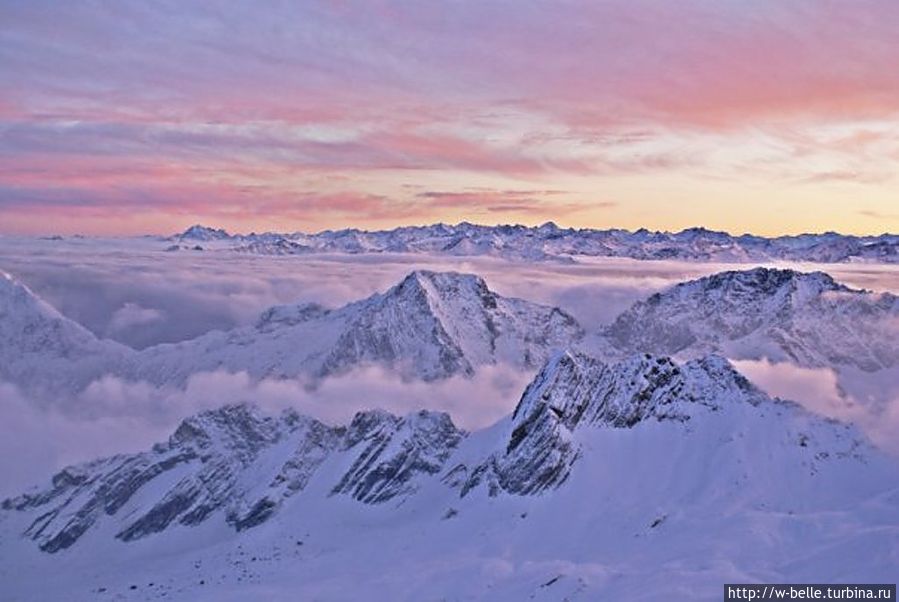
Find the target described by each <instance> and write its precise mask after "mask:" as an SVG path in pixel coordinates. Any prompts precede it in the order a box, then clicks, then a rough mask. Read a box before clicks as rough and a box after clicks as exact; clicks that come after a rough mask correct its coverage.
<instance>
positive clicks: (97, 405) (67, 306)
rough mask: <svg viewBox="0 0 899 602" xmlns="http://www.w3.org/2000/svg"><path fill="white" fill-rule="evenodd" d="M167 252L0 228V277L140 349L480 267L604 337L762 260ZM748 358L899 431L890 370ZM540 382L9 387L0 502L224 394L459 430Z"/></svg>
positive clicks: (505, 375)
mask: <svg viewBox="0 0 899 602" xmlns="http://www.w3.org/2000/svg"><path fill="white" fill-rule="evenodd" d="M164 247H165V245H164V244H162V243H160V241H158V240H152V239H129V240H106V241H96V240H88V239H66V240H62V241H53V240H31V239H20V238H3V237H0V270H5V271H7V272H9V273H10V274H12V275H13V276H15V277H16V278H18V279H19V280H20V281H22V282H24V283H25V284H27V285H28V286H29V287H30V288H31V289H32V290H33V291H34V292H35V293H37V294H38V295H39V296H41V297H42V298H43V299H45V300H46V301H48V302H49V303H50V304H52V305H53V306H55V307H56V308H57V309H59V310H60V311H61V312H62V313H63V314H65V315H66V316H68V317H70V318H72V319H74V320H76V321H78V322H80V323H81V324H83V325H84V326H86V327H87V328H89V329H90V330H92V331H93V332H94V333H95V334H97V335H98V336H100V337H105V338H110V339H114V340H117V341H119V342H122V343H125V344H127V345H130V346H132V347H135V348H144V347H147V346H150V345H154V344H157V343H162V342H173V341H178V340H183V339H187V338H192V337H195V336H197V335H199V334H202V333H203V332H206V331H209V330H212V329H227V328H231V327H234V326H237V325H243V324H249V323H252V322H253V321H254V320H255V319H256V317H257V316H258V314H259V313H260V312H262V311H263V310H264V309H266V308H267V307H270V306H272V305H276V304H283V303H294V302H308V301H314V302H318V303H321V304H323V305H326V306H330V307H335V306H339V305H342V304H344V303H346V302H349V301H354V300H357V299H360V298H363V297H366V296H368V295H370V294H372V293H374V292H379V291H384V290H386V289H387V288H389V287H390V286H391V285H393V284H395V283H396V282H398V281H399V280H400V279H401V278H402V277H403V276H404V275H405V274H407V273H408V272H409V271H411V270H413V269H418V268H426V269H433V270H455V271H459V272H471V273H476V274H478V275H480V276H482V277H483V278H484V279H485V280H486V281H487V283H488V285H489V286H490V287H491V288H492V289H493V290H495V291H496V292H498V293H500V294H502V295H507V296H517V297H522V298H525V299H528V300H531V301H537V302H541V303H546V304H552V305H558V306H560V307H562V308H563V309H565V310H567V311H569V312H570V313H571V314H573V315H574V316H575V317H576V318H577V319H578V320H579V321H580V322H581V323H582V324H583V325H584V327H585V328H587V329H588V330H597V329H599V328H600V327H601V326H602V325H604V324H606V323H607V322H609V321H610V320H611V319H612V318H614V317H615V316H616V315H617V314H618V313H620V312H621V311H622V310H624V309H626V308H627V307H628V306H629V305H630V304H631V303H633V302H634V301H636V300H638V299H641V298H643V297H645V296H647V295H649V294H651V293H653V292H656V291H659V290H662V289H664V288H666V287H668V286H671V285H673V284H675V283H677V282H680V281H683V280H686V279H692V278H696V277H700V276H704V275H707V274H711V273H714V272H718V271H722V270H727V269H748V268H751V267H754V266H753V265H734V264H727V265H721V264H703V263H684V262H672V261H664V262H641V261H635V260H629V259H603V258H596V259H589V260H580V261H578V262H577V263H574V264H560V263H539V264H533V263H529V264H525V263H510V262H506V261H502V260H496V259H489V258H452V257H433V256H422V255H355V256H347V255H330V256H323V255H313V256H287V257H268V256H251V255H238V254H234V253H231V252H215V251H205V252H200V251H196V252H191V251H180V252H174V253H168V252H164V251H162V249H163V248H164ZM783 267H792V268H796V269H801V270H804V271H813V270H821V271H825V272H828V273H829V274H831V275H832V276H833V277H834V278H836V279H837V280H839V281H841V282H843V283H845V284H848V285H850V286H855V287H860V288H867V289H872V290H876V291H891V292H894V293H899V266H881V265H867V264H837V265H822V264H812V265H792V264H791V265H787V264H783ZM737 366H738V368H739V369H741V370H743V371H744V373H745V374H746V375H747V376H749V377H750V378H752V379H753V380H755V381H756V382H757V384H759V385H760V386H762V387H763V388H766V389H767V390H768V391H769V392H770V393H772V394H775V395H780V396H783V397H789V398H793V399H795V400H797V401H799V402H801V403H803V404H805V405H806V406H807V407H810V408H811V409H813V410H815V411H818V412H820V413H823V414H826V415H830V416H835V417H839V418H845V419H849V420H853V421H855V422H857V423H858V424H859V425H860V426H862V427H863V428H865V429H866V430H867V431H868V433H869V434H870V435H871V437H872V438H873V439H874V440H875V441H878V442H880V443H885V442H888V441H889V439H890V437H889V436H888V435H889V434H890V433H895V432H896V429H895V427H896V425H899V374H896V373H895V371H890V374H877V375H858V374H849V373H841V374H837V373H835V372H833V371H831V370H816V371H812V370H803V369H798V368H796V367H794V366H788V365H782V364H770V363H767V362H764V361H762V362H739V363H737ZM531 376H532V375H530V374H522V373H520V372H518V371H516V370H513V369H509V368H506V367H503V366H497V367H494V368H491V369H488V370H482V371H481V372H480V373H479V374H478V375H477V376H476V377H475V378H474V379H463V378H459V379H450V380H448V381H444V382H441V383H437V384H430V385H427V384H423V383H406V382H402V381H400V380H399V379H397V378H396V377H394V376H392V375H390V374H387V373H385V372H383V371H380V370H375V369H366V370H360V371H357V372H354V373H351V374H349V375H346V376H343V377H340V378H336V379H332V380H331V381H328V382H326V383H325V385H324V386H322V387H321V388H319V389H318V390H316V391H314V392H310V391H309V390H308V387H306V386H305V385H306V383H303V382H283V381H282V382H262V383H257V384H253V383H250V382H249V381H248V380H247V379H246V377H245V376H244V375H239V374H238V375H229V374H219V373H216V374H207V375H199V376H198V377H195V378H193V379H192V380H191V382H190V384H189V386H188V388H187V390H186V391H178V392H172V391H158V390H154V389H152V388H150V387H148V386H146V385H144V384H140V385H133V384H127V383H123V382H119V381H117V380H115V379H112V378H109V379H104V380H103V381H101V382H97V383H95V384H94V385H93V386H92V387H90V388H89V389H88V390H87V391H86V392H85V393H84V394H83V395H81V396H80V397H79V398H78V399H77V400H76V401H74V402H70V403H67V404H65V405H64V406H61V405H60V404H53V403H36V402H35V400H29V399H24V398H23V397H22V395H21V394H20V393H19V392H17V391H16V390H14V389H13V388H12V387H11V386H8V385H4V384H2V383H0V416H2V421H0V495H7V494H12V493H16V492H19V491H20V490H22V488H23V487H25V486H27V485H29V484H33V483H34V482H37V481H41V480H45V479H46V478H47V477H49V475H50V472H51V471H53V470H55V469H56V468H58V467H60V466H62V465H65V464H68V463H71V462H76V461H82V460H87V459H91V458H93V457H96V456H98V455H104V454H110V453H118V452H125V451H139V450H142V449H145V448H147V447H148V446H149V445H150V444H152V443H153V442H155V441H158V440H161V439H164V438H165V437H166V436H167V434H168V433H169V432H170V431H171V430H172V428H173V427H174V426H175V424H176V423H177V421H178V420H180V419H181V418H183V417H184V416H186V415H189V414H191V413H194V412H196V411H197V410H200V409H206V408H212V407H217V406H220V405H222V404H224V403H228V402H237V401H256V402H258V403H260V404H261V405H263V406H264V407H267V408H270V409H279V408H284V407H288V406H291V407H296V408H297V409H298V410H300V411H302V412H305V413H309V414H311V415H314V416H316V417H319V418H321V419H323V420H325V421H328V422H338V421H346V420H348V419H349V418H350V417H351V416H352V414H353V413H354V412H355V411H357V410H359V409H362V408H366V407H371V406H375V405H377V406H380V407H384V408H386V409H388V410H391V411H394V412H398V413H405V412H408V411H411V410H414V409H418V408H422V407H426V408H429V409H440V410H446V411H448V412H450V413H451V414H452V416H453V418H454V420H455V421H456V422H457V423H459V424H461V425H462V426H463V427H466V428H469V429H473V428H479V427H482V426H485V425H487V424H490V423H491V422H493V421H495V420H497V419H498V418H500V417H502V416H503V415H504V414H506V413H508V412H509V411H511V410H512V409H513V408H514V406H515V404H516V402H517V401H518V397H519V395H520V393H521V390H522V389H523V387H524V386H525V385H526V384H527V382H528V380H529V379H530V377H531ZM40 401H42V402H43V401H46V400H40ZM871 408H874V409H871Z"/></svg>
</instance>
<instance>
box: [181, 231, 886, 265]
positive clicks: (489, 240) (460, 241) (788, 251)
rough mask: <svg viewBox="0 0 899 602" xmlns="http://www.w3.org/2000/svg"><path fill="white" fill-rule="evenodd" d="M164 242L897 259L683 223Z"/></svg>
mask: <svg viewBox="0 0 899 602" xmlns="http://www.w3.org/2000/svg"><path fill="white" fill-rule="evenodd" d="M166 240H167V241H176V242H203V243H214V244H216V245H218V246H217V247H216V248H218V249H224V250H231V251H237V252H241V253H255V254H264V255H265V254H271V255H300V254H302V255H305V254H308V253H315V252H321V253H351V254H357V253H430V254H438V255H454V256H490V257H501V258H505V259H511V260H523V261H572V258H573V257H577V256H593V257H630V258H633V259H646V260H658V259H678V260H687V261H716V262H734V263H741V262H765V261H776V260H790V261H808V262H826V263H838V262H847V261H863V262H876V263H897V262H899V235H895V234H882V235H880V236H848V235H842V234H837V233H833V232H828V233H824V234H802V235H798V236H781V237H777V238H765V237H761V236H753V235H750V234H744V235H741V236H734V235H731V234H728V233H727V232H716V231H713V230H707V229H705V228H688V229H686V230H683V231H681V232H674V233H672V232H650V231H648V230H645V229H641V230H637V231H635V232H630V231H627V230H618V229H612V230H594V229H589V228H581V229H574V228H560V227H558V226H557V225H555V224H554V223H552V222H547V223H546V224H543V225H541V226H537V227H527V226H521V225H501V226H481V225H476V224H470V223H467V222H463V223H460V224H456V225H450V224H434V225H429V226H409V227H401V228H395V229H393V230H381V231H365V230H357V229H346V230H336V231H335V230H326V231H324V232H319V233H316V234H306V233H302V232H295V233H282V234H279V233H274V232H266V233H263V234H255V233H253V234H247V235H240V234H234V235H232V234H228V233H227V232H225V231H224V230H219V229H213V228H208V227H204V226H199V225H197V226H192V227H190V228H188V229H187V230H186V231H185V232H183V233H181V234H176V235H175V236H173V237H170V238H168V239H166Z"/></svg>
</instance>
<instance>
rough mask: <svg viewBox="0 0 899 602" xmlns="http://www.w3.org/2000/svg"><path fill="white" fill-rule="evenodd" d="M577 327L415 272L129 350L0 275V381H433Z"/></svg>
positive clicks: (540, 349) (563, 342)
mask: <svg viewBox="0 0 899 602" xmlns="http://www.w3.org/2000/svg"><path fill="white" fill-rule="evenodd" d="M583 334H584V332H583V329H582V328H581V326H580V325H579V324H578V323H577V322H576V321H575V319H574V318H572V317H571V316H570V315H568V314H567V313H565V312H564V311H562V310H560V309H558V308H555V307H548V306H544V305H539V304H536V303H530V302H528V301H524V300H522V299H515V298H509V297H503V296H500V295H497V294H496V293H494V292H493V291H491V290H490V289H489V288H487V285H486V283H485V282H484V281H483V280H482V279H481V278H479V277H477V276H474V275H470V274H459V273H455V272H429V271H415V272H412V273H410V274H409V275H408V276H407V277H406V278H405V279H403V280H402V281H401V282H400V283H398V284H397V285H395V286H394V287H392V288H391V289H389V290H388V291H386V292H384V293H380V294H375V295H372V296H371V297H368V298H366V299H362V300H360V301H357V302H354V303H350V304H348V305H345V306H343V307H340V308H337V309H333V310H332V309H326V308H324V307H321V306H319V305H315V304H298V305H286V306H276V307H272V308H270V309H268V310H266V311H265V312H263V313H262V315H261V316H260V317H259V319H258V320H257V322H256V323H255V324H254V325H252V326H248V327H244V328H237V329H234V330H229V331H224V332H223V331H213V332H209V333H207V334H205V335H202V336H200V337H198V338H196V339H191V340H189V341H185V342H182V343H177V344H163V345H157V346H154V347H149V348H146V349H144V350H141V351H135V350H133V349H130V348H128V347H125V346H123V345H121V344H118V343H115V342H110V341H105V340H98V339H97V338H96V337H95V336H94V335H93V334H91V333H90V332H89V331H87V330H86V329H85V328H83V327H81V326H80V325H78V324H76V323H75V322H73V321H72V320H69V319H68V318H65V317H64V316H62V315H61V314H59V313H58V312H57V311H56V310H54V309H53V308H51V307H50V306H49V305H47V304H46V303H45V302H43V301H42V300H40V299H39V298H38V297H37V296H35V295H34V294H33V293H32V292H31V291H29V290H28V289H27V288H26V287H25V286H24V285H22V284H19V283H17V282H15V281H13V280H12V279H11V278H9V277H5V276H4V277H0V335H2V338H0V360H2V363H0V380H6V381H9V382H12V383H15V384H17V385H19V386H20V387H22V388H23V389H24V390H26V391H27V392H29V393H40V394H41V395H44V394H53V395H72V394H77V393H78V392H80V391H81V390H82V389H84V388H85V387H86V386H87V385H89V384H90V383H91V382H93V381H95V380H97V379H98V378H100V377H102V376H104V375H112V376H116V377H119V378H122V379H125V380H128V381H135V382H142V381H145V382H148V383H151V384H153V385H156V386H169V385H171V386H183V385H184V384H185V383H186V382H187V380H188V379H189V378H190V377H191V376H192V375H194V374H197V373H201V372H214V371H220V370H224V371H229V372H235V373H236V372H246V373H247V374H249V376H250V377H251V378H252V379H263V378H296V377H307V378H311V379H318V378H323V377H327V376H332V375H337V374H342V373H344V372H347V371H349V370H351V369H353V368H356V367H360V366H366V365H379V366H383V367H385V368H387V369H389V370H393V371H395V372H396V373H397V374H399V375H400V376H402V377H403V378H407V379H418V380H424V381H431V380H436V379H441V378H447V377H450V376H455V375H462V376H471V375H473V374H474V373H475V371H476V370H477V369H478V368H479V367H481V366H485V365H492V364H505V365H509V366H514V367H517V368H520V369H536V367H538V366H539V365H540V363H541V362H543V361H544V360H545V359H546V358H547V357H548V356H549V354H550V353H551V352H552V351H553V350H554V349H558V348H562V347H566V346H569V345H572V344H574V343H576V342H577V341H579V340H580V339H581V338H582V337H583Z"/></svg>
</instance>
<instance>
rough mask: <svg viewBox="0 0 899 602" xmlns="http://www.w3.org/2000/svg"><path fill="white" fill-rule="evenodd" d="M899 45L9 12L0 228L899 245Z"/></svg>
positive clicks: (278, 9)
mask: <svg viewBox="0 0 899 602" xmlns="http://www.w3.org/2000/svg"><path fill="white" fill-rule="evenodd" d="M896 31H899V3H896V2H894V1H892V0H875V1H871V2H861V3H859V2H848V1H835V0H834V1H831V0H797V1H795V2H789V3H786V2H781V1H778V0H756V1H752V2H749V1H745V0H704V1H686V2H677V3H674V2H667V1H661V0H658V1H648V0H637V1H629V2H623V1H619V2H534V3H521V2H511V1H510V2H456V3H451V4H445V3H443V4H432V3H412V4H410V3H390V2H365V3H355V2H322V3H280V2H276V3H265V4H260V3H256V2H212V3H204V4H202V6H201V5H199V4H189V5H188V4H187V3H183V2H175V1H172V2H154V3H151V4H147V3H137V2H116V3H107V4H81V3H77V4H76V3H54V2H41V1H35V2H28V3H22V2H13V1H11V0H9V1H7V0H0V64H2V66H3V67H2V68H0V157H2V159H0V232H21V233H48V232H64V233H65V232H86V233H105V234H124V233H145V232H171V231H174V230H178V229H181V228H183V227H184V226H186V225H188V224H189V223H193V222H197V221H200V222H205V223H208V224H210V225H216V226H225V227H228V228H230V229H233V230H239V231H249V230H265V229H282V230H288V229H289V230H294V229H302V230H318V229H322V228H339V227H346V226H355V227H367V228H380V227H391V226H396V225H401V224H410V223H426V222H434V221H459V220H465V219H467V220H471V221H479V222H485V223H496V222H523V223H539V222H542V221H546V220H554V221H556V222H558V223H560V224H563V225H576V226H594V227H612V226H614V227H628V228H638V227H641V226H646V227H649V228H658V229H679V228H683V227H688V226H693V225H703V226H706V227H712V228H721V229H727V230H730V231H734V232H743V231H753V232H756V233H760V234H776V233H784V232H798V231H822V230H839V231H843V232H849V233H879V232H884V231H893V232H895V231H897V230H899V202H897V201H896V198H897V192H899V183H897V179H896V175H895V174H896V173H897V171H899V170H897V163H899V69H896V64H897V62H899V36H897V35H896V34H895V32H896Z"/></svg>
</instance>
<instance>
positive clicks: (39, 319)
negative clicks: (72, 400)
mask: <svg viewBox="0 0 899 602" xmlns="http://www.w3.org/2000/svg"><path fill="white" fill-rule="evenodd" d="M133 354H134V351H133V350H131V349H129V348H128V347H125V346H124V345H121V344H119V343H116V342H114V341H108V340H100V339H98V338H97V337H96V336H94V335H93V334H92V333H91V332H90V331H88V330H87V329H86V328H84V327H82V326H81V325H79V324H77V323H76V322H74V321H72V320H70V319H68V318H66V317H65V316H63V315H62V314H60V313H59V312H58V311H56V310H55V309H54V308H52V307H51V306H50V305H48V304H47V303H45V302H44V301H42V300H41V299H40V298H39V297H37V296H36V295H35V294H34V293H32V292H31V290H29V289H28V287H26V286H25V285H23V284H21V283H19V282H16V281H15V280H14V279H13V278H12V277H11V276H9V275H8V274H6V273H4V272H0V381H8V382H14V383H17V384H19V385H22V386H23V387H25V388H26V390H27V391H29V392H30V393H33V394H37V395H38V396H41V395H43V394H46V393H48V392H55V391H59V390H68V391H72V390H78V389H80V388H82V387H84V386H85V385H87V384H88V383H90V382H91V381H92V380H94V379H96V378H98V377H100V376H101V375H103V374H105V373H108V372H110V371H114V370H116V369H117V368H118V367H119V366H121V365H122V364H123V362H124V361H125V360H126V359H127V358H128V357H130V356H131V355H133Z"/></svg>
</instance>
